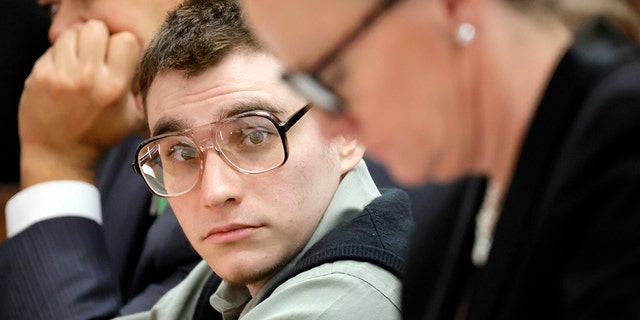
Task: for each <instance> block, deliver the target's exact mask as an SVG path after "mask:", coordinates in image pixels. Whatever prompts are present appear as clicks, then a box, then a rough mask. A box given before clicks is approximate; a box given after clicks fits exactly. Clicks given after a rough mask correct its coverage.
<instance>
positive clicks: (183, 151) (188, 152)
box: [169, 145, 198, 161]
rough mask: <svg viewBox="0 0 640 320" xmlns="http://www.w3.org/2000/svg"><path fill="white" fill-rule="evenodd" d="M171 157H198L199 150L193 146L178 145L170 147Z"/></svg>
mask: <svg viewBox="0 0 640 320" xmlns="http://www.w3.org/2000/svg"><path fill="white" fill-rule="evenodd" d="M169 154H170V155H171V159H173V160H177V161H189V160H193V159H197V158H198V150H196V149H195V148H193V147H191V146H184V145H177V146H174V147H172V148H171V149H170V152H169Z"/></svg>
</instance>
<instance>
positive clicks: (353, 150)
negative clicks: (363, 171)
mask: <svg viewBox="0 0 640 320" xmlns="http://www.w3.org/2000/svg"><path fill="white" fill-rule="evenodd" d="M334 142H335V143H336V146H337V148H338V157H340V173H341V174H342V175H343V176H344V175H345V174H346V173H347V172H349V170H351V169H353V168H354V167H355V166H356V165H357V164H358V163H359V162H360V160H361V159H362V157H363V156H364V151H365V148H364V146H363V145H362V144H360V142H358V140H357V139H355V138H349V137H345V136H344V135H338V136H336V137H334Z"/></svg>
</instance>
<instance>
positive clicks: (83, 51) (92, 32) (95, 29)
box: [77, 20, 109, 66]
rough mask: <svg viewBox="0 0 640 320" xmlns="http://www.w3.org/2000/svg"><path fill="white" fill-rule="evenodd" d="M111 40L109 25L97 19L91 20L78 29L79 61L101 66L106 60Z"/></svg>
mask: <svg viewBox="0 0 640 320" xmlns="http://www.w3.org/2000/svg"><path fill="white" fill-rule="evenodd" d="M108 42H109V30H108V29H107V26H106V25H105V24H104V23H103V22H101V21H97V20H90V21H88V22H87V23H85V24H84V25H83V26H82V28H80V30H79V31H78V35H77V55H78V61H79V63H82V64H85V65H92V66H99V65H101V64H103V63H104V61H105V53H106V50H107V45H108Z"/></svg>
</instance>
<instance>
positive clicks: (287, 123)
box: [283, 103, 311, 132]
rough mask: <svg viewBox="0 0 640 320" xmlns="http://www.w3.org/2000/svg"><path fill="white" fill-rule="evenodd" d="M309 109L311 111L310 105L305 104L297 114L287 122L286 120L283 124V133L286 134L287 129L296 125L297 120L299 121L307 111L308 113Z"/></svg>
mask: <svg viewBox="0 0 640 320" xmlns="http://www.w3.org/2000/svg"><path fill="white" fill-rule="evenodd" d="M309 109H311V103H307V105H305V106H304V107H302V109H300V110H298V112H296V113H295V114H294V115H292V116H291V118H289V120H287V122H285V123H284V125H283V130H284V132H287V131H288V130H289V128H291V127H293V125H294V124H296V122H298V120H300V118H302V116H304V115H305V114H306V113H307V111H309Z"/></svg>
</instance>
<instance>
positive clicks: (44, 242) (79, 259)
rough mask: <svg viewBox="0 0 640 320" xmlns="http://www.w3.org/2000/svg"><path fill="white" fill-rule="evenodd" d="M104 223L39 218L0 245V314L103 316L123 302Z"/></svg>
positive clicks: (7, 316) (11, 316)
mask: <svg viewBox="0 0 640 320" xmlns="http://www.w3.org/2000/svg"><path fill="white" fill-rule="evenodd" d="M110 266H111V263H110V261H109V258H108V254H107V250H106V248H105V244H104V236H103V232H102V228H101V227H100V226H99V225H98V224H97V223H95V222H94V221H91V220H88V219H84V218H73V217H68V218H56V219H51V220H47V221H43V222H39V223H37V224H35V225H33V226H31V227H29V228H28V229H26V230H24V231H23V232H21V233H19V234H17V235H16V236H15V237H13V238H10V239H8V240H6V241H5V242H4V243H2V244H1V245H0V297H1V298H0V319H104V318H110V317H111V316H113V315H115V314H116V313H117V312H118V308H119V306H120V305H121V304H122V302H121V301H122V300H121V296H120V290H119V288H118V281H117V280H116V279H115V277H114V275H113V273H112V269H111V267H110Z"/></svg>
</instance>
